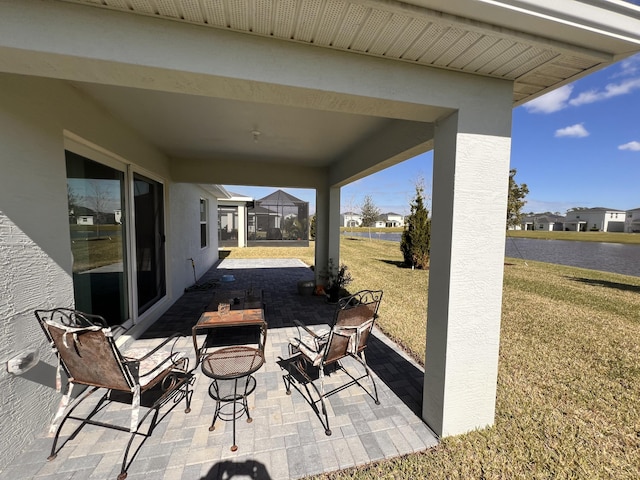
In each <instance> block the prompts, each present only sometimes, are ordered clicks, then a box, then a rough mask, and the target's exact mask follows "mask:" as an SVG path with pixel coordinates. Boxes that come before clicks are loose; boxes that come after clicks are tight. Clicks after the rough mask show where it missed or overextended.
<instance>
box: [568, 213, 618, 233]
mask: <svg viewBox="0 0 640 480" xmlns="http://www.w3.org/2000/svg"><path fill="white" fill-rule="evenodd" d="M626 217H627V212H625V211H624V210H615V209H613V208H603V207H596V208H585V209H581V210H572V211H569V212H567V215H566V216H565V219H564V229H565V230H568V231H574V232H587V231H597V232H624V229H625V219H626Z"/></svg>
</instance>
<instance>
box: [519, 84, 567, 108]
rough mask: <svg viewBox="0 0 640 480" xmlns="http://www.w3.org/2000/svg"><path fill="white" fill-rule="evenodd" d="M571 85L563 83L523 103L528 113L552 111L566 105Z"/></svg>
mask: <svg viewBox="0 0 640 480" xmlns="http://www.w3.org/2000/svg"><path fill="white" fill-rule="evenodd" d="M572 91H573V85H565V86H564V87H560V88H558V89H557V90H554V91H552V92H549V93H547V94H546V95H543V96H541V97H538V98H536V99H534V100H531V101H530V102H527V103H525V104H524V105H523V107H524V108H526V109H527V111H528V112H529V113H553V112H557V111H559V110H562V109H563V108H566V107H567V100H569V97H570V96H571V92H572Z"/></svg>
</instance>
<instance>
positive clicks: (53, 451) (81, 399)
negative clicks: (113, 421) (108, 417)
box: [47, 387, 108, 461]
mask: <svg viewBox="0 0 640 480" xmlns="http://www.w3.org/2000/svg"><path fill="white" fill-rule="evenodd" d="M98 389H99V387H93V388H90V389H88V390H87V391H86V392H84V393H83V394H82V395H80V396H79V397H78V398H77V399H76V400H75V401H74V402H73V403H72V404H71V406H70V407H67V413H66V414H65V415H64V417H63V418H62V420H61V421H60V425H58V428H57V430H56V434H55V436H54V437H53V445H52V446H51V453H50V455H49V457H47V460H49V461H51V460H53V459H54V458H56V457H57V456H58V452H57V451H56V446H57V445H58V440H59V439H60V432H62V427H63V426H64V424H65V423H66V421H67V420H68V419H69V418H72V419H73V420H82V423H81V424H80V425H79V426H78V427H77V428H76V429H75V430H74V431H73V433H72V434H71V435H70V436H69V438H73V437H75V436H76V435H77V433H78V432H79V431H80V430H81V429H82V427H84V426H85V425H86V424H87V420H89V419H91V417H93V416H94V415H95V414H96V413H97V412H98V411H99V409H100V406H101V405H102V403H103V402H104V399H105V398H106V397H107V393H108V392H107V393H105V394H104V395H103V397H102V398H101V399H100V401H99V402H98V404H97V405H96V406H95V407H94V408H93V410H92V411H91V413H90V414H89V415H88V416H87V417H86V418H84V419H81V418H77V417H72V416H71V414H72V413H73V411H74V410H75V409H76V408H77V407H78V406H79V405H80V404H81V403H82V402H84V401H85V400H86V399H87V398H89V396H91V395H92V394H94V393H95V392H96V391H97V390H98ZM65 443H66V442H65ZM61 448H62V447H61Z"/></svg>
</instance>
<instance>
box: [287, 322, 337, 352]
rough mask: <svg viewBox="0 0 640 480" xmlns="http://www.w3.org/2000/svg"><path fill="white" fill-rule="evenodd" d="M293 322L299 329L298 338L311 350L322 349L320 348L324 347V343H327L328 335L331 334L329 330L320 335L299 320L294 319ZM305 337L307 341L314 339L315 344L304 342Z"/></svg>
mask: <svg viewBox="0 0 640 480" xmlns="http://www.w3.org/2000/svg"><path fill="white" fill-rule="evenodd" d="M293 323H294V325H295V326H296V328H297V329H298V337H297V340H298V341H299V342H300V343H302V344H304V345H305V346H306V347H307V348H309V349H310V350H314V351H316V352H318V351H320V348H322V345H323V344H324V343H326V339H327V337H328V335H329V332H327V333H324V334H322V335H318V334H317V333H316V332H314V331H313V330H311V329H310V328H309V327H307V326H306V325H305V324H303V323H302V322H300V321H299V320H295V319H294V320H293ZM305 334H306V335H305ZM305 339H306V340H307V342H308V341H309V340H312V341H313V345H308V343H305V342H304V340H305ZM323 340H324V343H323Z"/></svg>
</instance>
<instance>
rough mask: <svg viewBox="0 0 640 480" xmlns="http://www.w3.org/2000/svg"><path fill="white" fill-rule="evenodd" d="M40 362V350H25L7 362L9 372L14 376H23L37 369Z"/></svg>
mask: <svg viewBox="0 0 640 480" xmlns="http://www.w3.org/2000/svg"><path fill="white" fill-rule="evenodd" d="M39 361H40V352H39V351H38V350H23V351H21V352H20V353H18V354H17V355H16V356H15V357H13V358H11V359H9V360H8V361H7V372H9V373H11V374H13V375H22V374H23V373H26V372H27V371H28V370H30V369H32V368H33V367H35V366H36V365H37V364H38V362H39Z"/></svg>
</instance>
